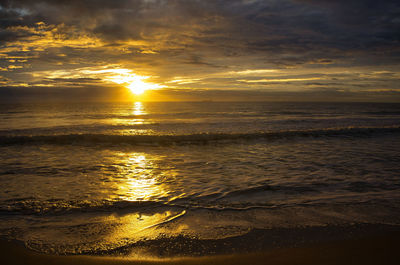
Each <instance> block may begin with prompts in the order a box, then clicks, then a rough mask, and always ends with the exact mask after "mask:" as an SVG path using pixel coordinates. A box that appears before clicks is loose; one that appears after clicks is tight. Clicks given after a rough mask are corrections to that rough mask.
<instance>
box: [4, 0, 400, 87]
mask: <svg viewBox="0 0 400 265" xmlns="http://www.w3.org/2000/svg"><path fill="white" fill-rule="evenodd" d="M399 17H400V4H399V2H398V1H394V0H385V1H372V0H354V1H343V0H337V1H328V0H262V1H261V0H230V1H228V0H202V1H200V0H118V1H108V0H96V1H95V0H79V1H78V0H59V1H51V0H36V1H30V0H0V22H1V23H0V67H1V68H0V69H2V74H3V73H5V74H4V75H6V78H7V80H8V81H7V82H8V83H9V84H19V83H25V84H32V85H34V84H44V82H47V83H49V82H50V81H49V79H45V77H44V76H42V77H41V79H40V78H39V77H34V76H33V75H32V74H30V73H33V72H40V71H47V72H52V71H53V72H54V71H55V72H57V71H65V72H79V71H78V69H81V68H84V67H93V68H101V67H104V66H108V65H119V67H120V68H125V69H130V70H132V72H134V73H137V74H140V75H144V76H158V77H157V78H155V79H157V82H159V83H162V84H169V85H170V86H174V87H177V88H193V89H205V88H207V89H213V88H214V89H227V88H228V87H231V88H235V89H242V90H243V89H262V88H266V87H268V89H269V88H270V87H271V85H276V86H275V87H276V89H281V90H285V89H286V90H292V89H293V88H292V87H286V88H285V87H284V86H283V84H277V83H292V82H296V83H299V81H293V80H291V78H292V77H290V76H291V75H293V73H289V72H286V73H285V71H289V70H288V69H296V71H297V72H298V73H300V74H297V76H296V77H295V78H297V79H298V80H301V79H304V80H303V81H304V82H306V81H311V80H306V79H307V78H310V77H309V76H301V74H304V75H307V74H309V73H310V72H313V71H318V70H319V69H321V67H323V69H325V71H328V72H329V71H330V70H331V69H343V68H346V69H347V71H350V72H352V71H353V69H357V71H361V72H362V73H363V74H368V73H371V72H374V71H375V72H379V71H389V72H394V73H398V72H399V63H398V62H399V59H400V58H399V57H400V46H399V41H400V39H399V38H400V37H399V34H398V32H400V19H399ZM10 60H14V61H10ZM12 68H14V69H12ZM361 68H362V70H360V69H361ZM3 69H7V71H5V70H3ZM281 71H283V73H282V76H279V77H275V78H274V76H276V75H279V74H281ZM340 71H341V70H340ZM344 72H345V71H341V74H340V75H339V76H338V77H337V78H339V79H340V80H342V81H343V82H344V83H343V84H342V86H343V87H346V86H347V87H350V88H351V89H353V88H354V87H356V84H355V82H358V85H360V86H361V85H365V84H364V82H365V80H362V78H356V79H355V80H354V81H352V80H350V79H348V78H347V77H346V74H345V73H344ZM285 75H286V76H285ZM176 76H178V77H180V78H175V77H176ZM73 78H77V77H73ZM81 78H88V77H85V76H81ZM89 78H95V77H93V76H92V77H89ZM174 78H175V79H176V80H178V79H180V80H182V81H180V82H175V83H168V82H171V81H173V80H174ZM311 78H313V77H311ZM373 78H374V79H373V80H378V79H379V81H376V82H379V83H380V84H382V83H384V82H385V81H384V79H381V78H380V77H378V76H377V75H375V76H374V77H373ZM274 79H275V81H273V80H274ZM278 79H279V80H286V81H277V80H278ZM393 79H398V76H395V77H393V76H392V77H390V78H389V79H387V80H386V83H385V86H387V87H389V88H392V87H393V86H396V85H395V82H394V81H393ZM243 80H245V81H243ZM257 80H259V81H257ZM263 80H264V82H261V81H263ZM265 80H270V81H265ZM288 80H289V81H288ZM81 81H82V84H86V85H88V84H87V82H84V79H82V80H81ZM92 81H93V82H98V81H94V80H92ZM369 81H371V80H369ZM52 82H54V85H57V84H58V82H62V83H63V82H64V81H62V80H58V79H52ZM77 82H79V81H78V80H77ZM318 82H319V83H321V82H325V83H324V84H325V86H332V85H331V84H330V83H331V80H326V79H324V80H318ZM376 82H375V81H374V82H372V83H373V84H375V83H376ZM267 83H268V84H267ZM336 83H337V82H336ZM63 85H64V83H63ZM310 87H317V86H316V85H315V84H314V85H313V86H311V85H310V86H308V87H307V86H305V87H304V89H310ZM382 91H383V90H382Z"/></svg>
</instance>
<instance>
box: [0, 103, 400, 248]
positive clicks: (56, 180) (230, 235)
mask: <svg viewBox="0 0 400 265" xmlns="http://www.w3.org/2000/svg"><path fill="white" fill-rule="evenodd" d="M399 172H400V104H378V103H265V102H264V103H240V102H237V103H232V102H231V103H219V102H196V103H193V102H180V103H144V102H143V103H142V102H134V103H118V104H111V103H109V104H101V103H88V104H4V105H2V106H0V187H1V189H0V236H1V237H3V238H9V239H14V240H17V241H21V242H23V243H24V244H25V245H26V246H27V247H28V248H30V249H33V250H36V251H40V252H46V253H56V254H106V255H107V254H115V253H118V254H121V253H122V254H124V255H134V254H135V253H139V252H143V253H144V252H146V251H148V250H149V249H151V248H155V247H157V246H165V245H168V246H171V245H174V244H175V245H180V247H179V251H181V252H182V251H183V250H182V248H183V247H182V245H184V246H185V248H186V250H187V252H190V253H189V254H200V255H201V254H210V253H219V252H221V251H220V250H221V248H222V247H221V246H227V245H228V247H226V248H228V250H226V249H225V250H224V251H225V252H236V251H240V250H243V249H246V250H250V251H251V250H253V249H252V247H251V246H248V245H247V246H245V245H244V244H240V243H237V242H245V241H246V240H245V238H246V237H247V240H249V239H248V238H249V234H251V235H252V236H251V240H254V238H258V237H261V236H260V235H263V236H262V238H263V239H262V240H261V241H260V242H262V243H260V244H261V245H262V246H259V247H260V248H262V247H263V246H265V245H268V244H270V245H274V244H275V243H276V242H277V241H279V239H282V238H283V237H282V236H280V235H279V233H278V234H277V233H275V232H276V231H291V232H290V233H291V235H293V234H296V231H300V230H301V229H303V230H304V229H323V228H326V227H336V228H337V227H343V228H344V227H348V226H352V225H354V224H363V225H377V224H378V225H386V226H393V227H398V226H399V225H400V173H399ZM266 231H275V232H274V234H273V235H274V236H273V237H271V234H268V235H266V234H265V232H266ZM299 238H300V239H301V240H304V236H301V237H296V239H293V240H294V241H296V240H299ZM234 239H235V240H237V242H236V241H235V242H236V243H235V242H233V241H232V240H234ZM241 239H243V240H244V241H243V240H242V241H241ZM286 239H287V237H286ZM289 241H290V240H289ZM201 242H203V243H204V242H207V243H204V244H203V243H201ZM213 244H214V245H215V248H213V247H212V245H213ZM277 244H278V243H277ZM200 246H201V247H200ZM205 246H206V249H205ZM194 248H195V249H194ZM200 248H202V249H200ZM254 248H255V247H254ZM146 249H147V250H146ZM160 251H161V250H160V248H159V249H158V250H157V251H156V252H157V253H159V254H160V253H161V252H162V251H161V252H160ZM179 251H178V253H179ZM171 252H173V251H171ZM162 254H163V253H161V254H160V255H162ZM167 254H168V253H167Z"/></svg>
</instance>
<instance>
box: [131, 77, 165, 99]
mask: <svg viewBox="0 0 400 265" xmlns="http://www.w3.org/2000/svg"><path fill="white" fill-rule="evenodd" d="M136 77H137V78H136V79H135V80H133V81H131V82H130V83H129V85H127V86H126V87H127V88H129V90H130V91H131V92H132V93H133V94H135V95H141V94H143V93H144V92H145V91H146V90H150V89H155V88H158V87H159V86H158V85H155V84H149V83H145V82H143V81H142V79H144V78H143V77H142V79H141V78H139V76H136Z"/></svg>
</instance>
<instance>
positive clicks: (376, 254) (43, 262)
mask: <svg viewBox="0 0 400 265" xmlns="http://www.w3.org/2000/svg"><path fill="white" fill-rule="evenodd" d="M0 249H1V250H0V251H1V264H7V265H13V264H15V265H19V264H21V265H50V264H54V265H64V264H65V265H66V264H70V265H80V264H82V265H83V264H86V265H102V264H115V265H120V264H149V265H150V264H165V265H168V264H178V265H179V264H182V265H184V264H188V265H194V264H243V265H244V264H246V265H247V264H271V265H274V264H275V265H282V264H291V265H293V264H304V265H306V264H307V265H312V264H318V265H321V264H354V265H355V264H362V265H367V264H377V265H378V264H385V265H387V264H398V262H399V260H400V251H399V250H400V233H399V232H393V233H391V234H387V235H381V236H373V237H366V238H363V239H351V240H342V241H335V242H330V243H321V244H313V245H309V246H306V247H298V248H278V249H271V250H267V251H264V252H260V253H252V254H236V255H222V256H208V257H196V258H173V259H170V258H168V259H149V258H146V259H132V258H119V257H118V258H117V257H94V256H56V255H45V254H40V253H35V252H32V251H29V250H27V249H26V248H24V247H23V246H21V245H18V244H16V243H13V242H7V241H0Z"/></svg>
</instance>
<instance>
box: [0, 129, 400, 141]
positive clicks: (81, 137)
mask: <svg viewBox="0 0 400 265" xmlns="http://www.w3.org/2000/svg"><path fill="white" fill-rule="evenodd" d="M399 132H400V127H368V128H366V127H350V128H329V129H315V130H288V131H276V132H275V131H272V132H254V133H232V134H228V133H199V134H187V135H186V134H184V135H113V134H63V135H33V136H0V145H3V146H4V145H19V144H68V145H69V144H78V145H90V144H96V145H101V144H130V145H156V146H157V145H174V144H183V145H184V144H207V143H214V142H230V141H241V140H256V139H267V140H274V139H284V138H295V137H335V136H345V137H360V136H370V135H374V134H388V133H399Z"/></svg>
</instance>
